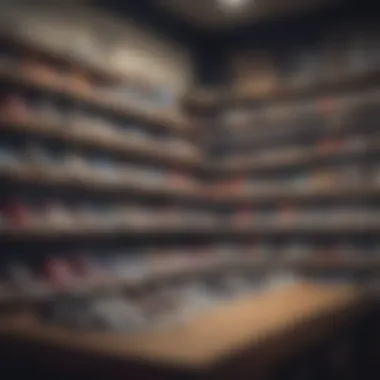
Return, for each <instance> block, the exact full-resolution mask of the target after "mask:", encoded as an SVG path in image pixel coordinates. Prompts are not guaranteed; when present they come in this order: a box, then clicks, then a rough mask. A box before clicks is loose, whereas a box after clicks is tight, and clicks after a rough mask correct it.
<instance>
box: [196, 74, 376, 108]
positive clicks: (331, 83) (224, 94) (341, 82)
mask: <svg viewBox="0 0 380 380" xmlns="http://www.w3.org/2000/svg"><path fill="white" fill-rule="evenodd" d="M379 83H380V71H379V70H376V71H374V72H369V73H363V74H357V75H351V76H347V77H345V78H329V79H325V80H323V79H322V80H319V81H318V82H315V83H313V84H310V85H307V86H303V87H290V86H289V87H286V86H283V87H282V88H278V89H277V90H274V91H271V92H267V93H262V94H241V93H238V92H237V91H235V92H234V91H233V90H224V91H218V93H217V92H214V93H213V92H212V91H208V96H207V97H205V98H204V99H203V98H202V97H200V98H198V99H196V100H193V101H192V103H193V104H194V105H195V104H196V106H197V108H203V109H207V108H208V109H210V108H212V109H219V108H222V107H230V106H235V105H240V106H241V105H244V104H249V103H272V102H278V101H289V100H296V99H303V98H305V97H317V96H330V95H331V94H332V93H339V92H344V91H354V90H360V89H363V88H368V87H374V86H376V85H378V84H379Z"/></svg>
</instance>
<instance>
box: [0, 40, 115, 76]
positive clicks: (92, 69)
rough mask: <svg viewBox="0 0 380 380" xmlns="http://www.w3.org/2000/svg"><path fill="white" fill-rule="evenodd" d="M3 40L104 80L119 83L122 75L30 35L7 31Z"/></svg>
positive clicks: (27, 51) (25, 50) (19, 48)
mask: <svg viewBox="0 0 380 380" xmlns="http://www.w3.org/2000/svg"><path fill="white" fill-rule="evenodd" d="M1 42H2V43H3V44H8V45H9V46H12V47H14V48H16V49H17V50H18V51H20V52H25V53H27V54H32V55H38V56H40V57H42V58H44V59H47V60H48V61H54V62H56V63H58V64H60V65H62V64H63V65H65V66H67V67H72V68H75V69H80V70H82V71H84V72H86V73H87V74H88V75H89V76H91V77H94V78H96V79H98V80H100V81H102V82H107V83H115V82H116V83H117V82H120V81H121V80H122V77H121V76H120V75H118V74H116V73H115V72H112V70H110V69H108V68H106V67H103V66H101V65H99V64H96V63H92V62H90V61H89V60H85V59H83V58H80V57H78V56H77V55H76V54H75V53H70V52H68V51H62V50H57V49H55V48H54V47H52V46H47V45H46V44H43V43H39V42H37V41H33V40H32V39H31V38H29V37H28V36H26V35H24V36H21V35H18V34H16V33H7V34H5V35H4V34H3V35H2V36H1Z"/></svg>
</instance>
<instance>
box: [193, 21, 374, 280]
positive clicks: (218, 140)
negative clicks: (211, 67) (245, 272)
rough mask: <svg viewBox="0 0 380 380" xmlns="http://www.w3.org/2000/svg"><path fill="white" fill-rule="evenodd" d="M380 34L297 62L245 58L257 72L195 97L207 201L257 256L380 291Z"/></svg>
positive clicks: (358, 35) (304, 53) (359, 34)
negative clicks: (219, 207) (212, 201)
mask: <svg viewBox="0 0 380 380" xmlns="http://www.w3.org/2000/svg"><path fill="white" fill-rule="evenodd" d="M377 36H378V31H376V28H373V25H372V26H371V25H360V26H358V25H357V26H356V28H351V27H350V25H348V26H346V27H342V28H341V29H340V33H339V34H337V33H336V32H334V33H330V34H327V36H325V37H323V38H321V39H320V40H321V41H320V42H319V44H318V45H317V44H316V46H312V45H310V46H309V47H307V48H305V47H299V48H298V49H296V48H294V47H293V49H292V51H291V55H290V60H289V59H288V60H287V58H288V57H286V55H285V57H283V59H282V61H279V59H278V57H277V56H276V55H275V54H274V53H275V52H272V53H273V55H272V56H271V53H270V52H268V54H267V55H266V56H265V65H264V64H263V58H262V57H263V52H262V51H260V52H259V54H257V55H258V57H257V58H255V56H254V53H252V52H250V54H248V53H247V60H249V59H251V57H252V54H253V57H254V58H253V59H252V61H250V62H251V67H254V68H255V70H256V71H255V70H253V71H252V72H245V74H244V75H243V74H242V73H238V74H239V75H240V77H238V76H237V78H236V80H235V81H234V80H233V79H232V80H231V82H230V84H229V85H226V86H225V87H224V88H222V89H219V90H213V89H212V88H207V89H206V88H205V89H199V90H195V91H194V92H193V93H192V94H190V95H189V96H188V98H187V107H188V110H189V112H190V113H191V114H192V115H193V118H194V120H197V122H199V123H201V124H202V125H203V131H204V132H203V133H204V140H205V144H206V150H208V152H209V154H210V156H209V159H208V170H209V173H210V181H209V184H208V186H207V191H208V192H209V194H208V196H211V197H212V198H214V199H218V202H219V204H223V212H224V214H223V217H222V219H223V220H224V221H225V226H226V225H228V229H229V230H230V231H231V230H232V231H234V233H235V242H236V241H239V244H240V245H241V246H243V247H244V244H246V245H245V247H249V248H247V249H250V251H251V256H252V257H258V258H266V259H267V260H271V261H272V262H273V263H274V264H273V266H274V267H278V265H279V263H287V264H288V265H289V263H291V264H290V267H291V266H293V268H294V269H297V270H298V269H302V272H305V273H307V274H312V275H313V276H315V277H318V278H319V277H320V278H321V279H322V280H328V281H330V280H333V281H335V280H336V279H340V280H347V281H357V280H359V281H362V280H363V281H365V282H368V281H369V282H370V283H372V281H373V282H376V281H377V278H378V273H379V272H378V269H379V263H380V240H379V238H378V234H379V227H380V218H379V207H380V203H379V202H380V181H379V179H380V161H379V158H380V156H379V152H380V149H379V148H380V134H379V128H378V120H379V117H380V111H379V109H380V107H379V106H380V72H379V62H380V61H379V59H380V51H379V49H378V47H376V46H375V41H376V38H377ZM342 41H343V42H342ZM338 42H339V43H338ZM322 47H323V48H322ZM277 53H278V52H277ZM260 54H261V55H260ZM275 57H276V58H275ZM276 59H277V60H276ZM258 62H259V63H258ZM226 229H227V228H226Z"/></svg>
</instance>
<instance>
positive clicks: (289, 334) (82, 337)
mask: <svg viewBox="0 0 380 380" xmlns="http://www.w3.org/2000/svg"><path fill="white" fill-rule="evenodd" d="M365 300H366V297H364V296H363V295H362V294H361V292H359V291H358V290H356V289H355V288H352V287H348V286H327V285H312V284H297V285H291V286H287V287H284V288H278V289H272V290H267V291H265V292H263V293H262V294H259V295H256V296H250V297H246V298H242V299H238V300H235V301H233V302H231V303H229V304H226V305H222V306H218V307H215V308H214V309H212V310H210V311H208V312H205V313H204V314H203V315H201V316H199V317H196V318H194V319H193V320H191V321H189V322H187V323H184V324H183V325H181V326H175V327H171V328H170V329H169V328H166V329H161V330H160V331H154V332H152V331H150V332H145V333H139V334H136V335H130V334H129V335H127V334H118V333H90V332H82V331H73V330H70V329H67V328H62V327H57V326H44V325H43V324H41V323H40V322H39V321H37V320H36V319H35V318H34V317H33V316H31V315H30V314H22V315H18V316H12V317H10V316H8V317H3V318H2V319H0V348H1V352H0V354H1V356H2V358H3V359H7V360H11V361H12V360H17V361H19V362H21V363H23V362H25V363H26V362H29V363H35V365H36V366H37V365H38V367H39V368H41V366H42V367H51V368H55V369H57V368H60V369H61V370H65V371H68V373H70V374H83V373H89V372H91V373H92V375H91V376H92V378H94V377H95V375H98V378H105V377H106V376H107V378H108V379H110V378H124V379H125V378H126V375H127V374H130V373H133V375H132V376H131V377H129V376H128V378H148V379H157V378H159V377H160V375H162V376H163V377H164V378H165V379H169V378H172V377H171V376H173V378H181V379H185V378H198V377H199V378H201V377H202V376H206V377H207V379H210V378H214V376H215V378H231V377H236V374H237V373H244V374H248V373H250V374H251V376H248V377H249V378H253V377H252V376H253V374H254V375H255V376H256V377H254V378H261V376H263V375H264V374H266V373H267V372H268V371H269V370H271V369H272V368H273V366H274V365H276V363H279V362H282V361H284V360H286V358H287V357H290V355H293V354H294V353H296V352H299V351H302V350H304V349H305V347H308V346H310V345H313V344H315V343H316V342H318V341H320V340H321V339H325V338H326V337H327V336H328V335H329V334H330V333H331V332H332V331H333V330H334V329H336V328H337V327H338V326H341V325H343V324H345V323H349V322H350V321H352V320H353V317H354V315H356V314H358V313H360V312H361V311H362V310H363V308H364V306H363V305H365ZM0 358H1V357H0Z"/></svg>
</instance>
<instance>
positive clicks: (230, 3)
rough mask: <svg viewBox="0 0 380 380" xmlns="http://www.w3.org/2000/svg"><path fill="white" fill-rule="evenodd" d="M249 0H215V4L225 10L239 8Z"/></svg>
mask: <svg viewBox="0 0 380 380" xmlns="http://www.w3.org/2000/svg"><path fill="white" fill-rule="evenodd" d="M248 2H249V0H217V6H218V7H219V8H221V9H223V10H226V11H234V10H241V8H243V7H244V6H245V5H246V4H247V3H248Z"/></svg>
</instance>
